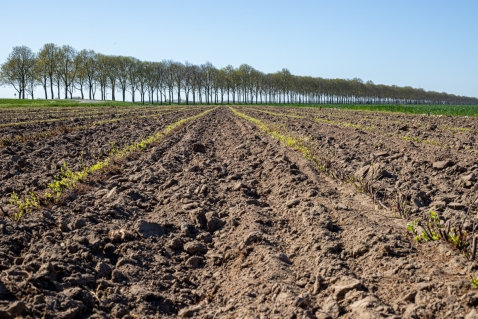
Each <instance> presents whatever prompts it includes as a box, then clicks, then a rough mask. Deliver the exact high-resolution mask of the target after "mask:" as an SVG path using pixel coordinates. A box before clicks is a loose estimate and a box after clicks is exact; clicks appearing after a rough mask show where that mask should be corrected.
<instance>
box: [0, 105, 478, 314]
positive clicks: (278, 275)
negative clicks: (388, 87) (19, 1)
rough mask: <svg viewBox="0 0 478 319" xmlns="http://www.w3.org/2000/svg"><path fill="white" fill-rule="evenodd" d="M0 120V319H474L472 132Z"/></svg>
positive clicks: (346, 122)
mask: <svg viewBox="0 0 478 319" xmlns="http://www.w3.org/2000/svg"><path fill="white" fill-rule="evenodd" d="M1 115H2V118H1V120H0V138H1V140H2V141H3V144H1V145H0V169H1V170H0V171H1V173H0V198H1V199H0V201H1V202H0V208H1V210H0V271H1V273H0V318H16V317H22V318H158V317H197V318H211V319H212V318H478V312H477V311H476V310H475V307H476V306H478V290H477V289H476V288H475V287H474V285H473V282H474V281H473V279H474V278H478V267H477V265H476V261H475V250H476V240H475V239H474V238H475V230H476V224H475V220H476V214H477V213H478V210H477V207H476V206H477V204H478V203H477V199H478V197H477V196H478V192H477V190H478V186H477V185H478V184H477V183H476V178H477V176H476V175H477V174H478V159H477V152H478V143H477V141H476V138H477V129H478V121H477V119H476V118H455V117H454V118H452V117H440V116H429V115H400V114H391V113H378V112H375V113H373V112H358V111H343V110H332V109H322V110H321V109H302V108H301V109H292V108H288V109H285V108H273V107H232V108H229V107H223V106H221V107H215V108H212V107H187V108H186V107H182V108H142V109H139V108H121V109H116V108H111V109H109V108H108V109H106V108H96V109H92V108H89V109H87V110H85V109H81V108H78V109H71V110H65V112H60V111H59V110H58V109H54V110H49V109H43V110H31V111H29V112H21V111H20V110H17V111H16V113H15V114H14V113H8V112H7V111H6V110H2V111H1ZM4 115H5V116H4ZM476 281H477V285H478V279H477V280H476Z"/></svg>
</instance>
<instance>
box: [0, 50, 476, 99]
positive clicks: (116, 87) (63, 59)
mask: <svg viewBox="0 0 478 319" xmlns="http://www.w3.org/2000/svg"><path fill="white" fill-rule="evenodd" d="M0 84H3V85H10V86H12V87H14V88H15V90H16V91H17V92H18V95H19V98H23V99H24V98H25V94H27V96H28V95H30V96H31V98H32V99H33V98H34V92H35V89H37V88H38V87H39V86H41V87H42V91H44V97H45V99H48V98H51V99H54V98H61V97H62V96H63V98H65V99H67V98H70V99H71V98H73V94H78V93H79V94H80V95H81V98H82V99H84V98H85V97H87V98H88V99H97V98H99V99H101V100H105V99H107V94H109V93H110V94H111V100H113V101H114V100H117V95H116V93H120V97H119V98H121V99H122V100H123V101H125V100H126V95H127V93H129V94H130V95H131V97H132V101H133V102H135V99H136V97H137V96H139V98H140V101H141V102H143V103H144V102H145V101H148V102H151V103H155V102H156V103H161V104H163V103H173V102H176V103H178V104H179V103H186V104H189V103H190V102H192V103H193V104H198V103H200V104H203V103H206V104H212V103H215V104H217V103H221V104H223V103H231V102H232V103H314V104H317V103H341V104H343V103H354V104H366V103H367V104H387V103H393V104H425V103H428V104H478V99H477V98H471V97H465V96H456V95H453V94H447V93H444V92H443V93H439V92H432V91H425V90H423V89H415V88H412V87H409V86H406V87H398V86H395V85H392V86H388V85H382V84H378V85H376V84H374V83H373V82H372V81H368V82H366V83H364V82H363V81H362V80H361V79H358V78H354V79H352V80H348V79H347V80H345V79H323V78H320V77H310V76H296V75H293V74H291V73H290V72H289V70H287V69H282V70H281V71H278V72H275V73H263V72H261V71H258V70H256V69H254V68H253V67H251V66H249V65H247V64H243V65H241V66H239V67H238V68H234V67H232V66H230V65H229V66H226V67H224V68H221V69H218V68H216V67H214V66H213V65H212V64H211V63H209V62H207V63H205V64H202V65H193V64H190V63H188V62H186V63H184V64H183V63H180V62H175V61H171V60H164V61H161V62H148V61H140V60H138V59H136V58H133V57H126V56H113V55H104V54H101V53H96V52H94V51H92V50H81V51H77V50H75V49H74V48H73V47H71V46H69V45H64V46H57V45H55V44H53V43H48V44H45V45H44V46H43V47H42V48H41V49H40V50H39V52H38V53H34V52H33V51H32V50H31V49H30V48H28V47H26V46H19V47H14V48H13V51H12V52H11V53H10V55H9V56H8V58H7V60H6V62H5V63H4V64H2V65H1V68H0ZM98 92H99V96H98V95H97V94H98Z"/></svg>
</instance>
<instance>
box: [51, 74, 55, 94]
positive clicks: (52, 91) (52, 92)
mask: <svg viewBox="0 0 478 319" xmlns="http://www.w3.org/2000/svg"><path fill="white" fill-rule="evenodd" d="M50 91H51V99H52V100H53V99H54V98H55V96H54V94H53V77H51V76H50Z"/></svg>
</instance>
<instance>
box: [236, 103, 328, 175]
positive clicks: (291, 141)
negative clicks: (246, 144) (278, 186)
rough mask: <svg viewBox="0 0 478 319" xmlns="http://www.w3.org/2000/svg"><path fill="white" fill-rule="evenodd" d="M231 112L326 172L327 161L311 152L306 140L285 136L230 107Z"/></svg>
mask: <svg viewBox="0 0 478 319" xmlns="http://www.w3.org/2000/svg"><path fill="white" fill-rule="evenodd" d="M230 110H231V111H232V112H233V113H234V114H235V115H237V116H239V117H241V118H243V119H245V120H247V121H249V122H252V123H254V124H256V125H257V127H258V128H259V129H260V130H261V131H262V132H264V133H266V134H267V135H269V136H271V137H273V138H275V139H276V140H278V141H280V142H281V143H282V144H284V145H285V146H287V147H290V148H291V149H293V150H294V151H298V152H300V153H301V154H302V155H303V156H304V157H305V158H306V159H308V160H310V161H312V162H314V163H315V164H316V165H317V167H318V168H319V170H321V171H325V170H326V164H325V161H324V159H323V158H322V157H320V156H317V155H314V154H313V153H312V151H311V148H310V147H308V143H307V141H306V139H302V138H297V137H294V136H291V135H285V134H283V133H281V132H279V131H278V130H275V129H273V128H272V127H270V126H269V125H267V124H266V123H264V122H262V121H261V120H258V119H256V118H254V117H252V116H249V115H247V114H244V113H241V112H239V111H238V110H236V109H234V108H232V107H230Z"/></svg>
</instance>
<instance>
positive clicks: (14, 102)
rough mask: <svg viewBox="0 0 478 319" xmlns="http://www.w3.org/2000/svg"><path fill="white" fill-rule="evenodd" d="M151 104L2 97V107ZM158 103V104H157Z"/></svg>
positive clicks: (0, 106) (0, 101)
mask: <svg viewBox="0 0 478 319" xmlns="http://www.w3.org/2000/svg"><path fill="white" fill-rule="evenodd" d="M135 105H138V106H139V105H151V103H145V104H142V103H140V102H135V103H132V102H120V101H94V102H83V101H78V100H43V99H42V100H26V99H25V100H21V99H0V108H18V107H78V106H81V107H83V106H85V107H87V106H94V107H98V106H135ZM155 105H157V104H155Z"/></svg>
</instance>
